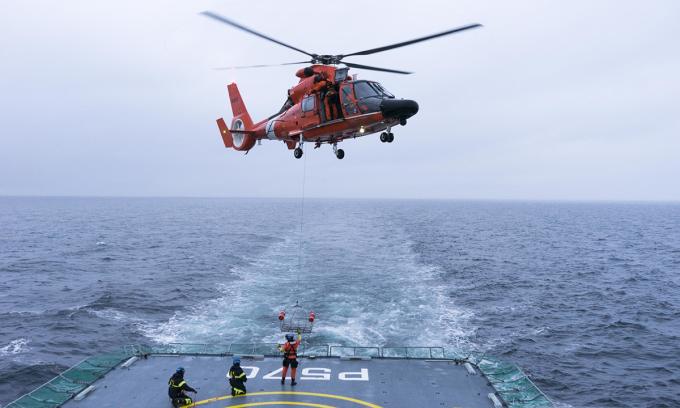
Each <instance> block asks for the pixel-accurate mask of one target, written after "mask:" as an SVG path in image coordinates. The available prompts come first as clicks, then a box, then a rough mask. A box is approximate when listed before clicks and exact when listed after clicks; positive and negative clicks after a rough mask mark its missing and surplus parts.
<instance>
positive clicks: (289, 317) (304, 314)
mask: <svg viewBox="0 0 680 408" xmlns="http://www.w3.org/2000/svg"><path fill="white" fill-rule="evenodd" d="M315 319H316V315H315V314H314V312H312V311H311V310H309V309H307V308H306V307H302V306H300V305H298V304H297V303H296V304H295V306H288V307H287V308H285V309H284V310H283V311H282V312H281V313H279V322H280V323H281V331H282V332H284V333H298V329H299V333H311V332H312V328H313V327H314V320H315Z"/></svg>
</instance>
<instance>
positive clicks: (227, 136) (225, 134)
mask: <svg viewBox="0 0 680 408" xmlns="http://www.w3.org/2000/svg"><path fill="white" fill-rule="evenodd" d="M217 127H218V128H220V133H221V134H222V140H223V141H224V147H227V148H229V147H234V138H233V136H232V135H231V132H230V131H229V128H228V127H227V124H226V123H224V119H222V118H219V119H217Z"/></svg>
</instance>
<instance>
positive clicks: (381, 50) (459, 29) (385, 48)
mask: <svg viewBox="0 0 680 408" xmlns="http://www.w3.org/2000/svg"><path fill="white" fill-rule="evenodd" d="M475 27H483V26H482V25H481V24H471V25H468V26H465V27H459V28H455V29H453V30H449V31H444V32H443V33H439V34H433V35H428V36H427V37H421V38H416V39H415V40H411V41H404V42H401V43H398V44H392V45H386V46H384V47H380V48H373V49H372V50H366V51H360V52H355V53H352V54H345V55H340V56H339V57H340V58H339V59H342V58H344V57H349V56H351V55H370V54H375V53H378V52H383V51H387V50H391V49H394V48H399V47H405V46H407V45H411V44H415V43H419V42H421V41H427V40H431V39H433V38H437V37H442V36H445V35H449V34H454V33H459V32H461V31H465V30H469V29H471V28H475Z"/></svg>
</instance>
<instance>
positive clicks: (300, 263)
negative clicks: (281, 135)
mask: <svg viewBox="0 0 680 408" xmlns="http://www.w3.org/2000/svg"><path fill="white" fill-rule="evenodd" d="M303 146H304V145H303ZM302 155H303V156H304V157H305V162H304V165H303V167H302V205H301V209H300V251H299V253H298V276H297V294H296V298H297V299H296V300H295V304H296V305H297V304H299V302H300V271H301V270H302V222H303V220H304V216H305V179H306V176H307V155H306V154H305V152H304V150H303V151H302Z"/></svg>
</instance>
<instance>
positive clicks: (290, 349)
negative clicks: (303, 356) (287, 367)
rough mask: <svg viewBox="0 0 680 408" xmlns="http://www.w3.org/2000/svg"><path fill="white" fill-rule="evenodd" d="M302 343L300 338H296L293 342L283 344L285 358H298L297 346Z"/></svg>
mask: <svg viewBox="0 0 680 408" xmlns="http://www.w3.org/2000/svg"><path fill="white" fill-rule="evenodd" d="M299 345H300V340H295V341H294V342H293V343H291V342H287V343H286V344H285V345H284V346H283V358H287V359H289V360H295V359H296V358H297V348H298V346H299Z"/></svg>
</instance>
